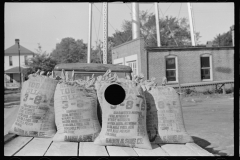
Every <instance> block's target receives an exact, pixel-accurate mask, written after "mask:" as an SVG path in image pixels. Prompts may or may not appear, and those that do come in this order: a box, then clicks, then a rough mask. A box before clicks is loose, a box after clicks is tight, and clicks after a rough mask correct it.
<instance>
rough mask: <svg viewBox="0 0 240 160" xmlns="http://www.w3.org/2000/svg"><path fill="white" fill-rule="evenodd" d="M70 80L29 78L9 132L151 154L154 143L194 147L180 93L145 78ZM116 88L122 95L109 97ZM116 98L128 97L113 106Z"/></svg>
mask: <svg viewBox="0 0 240 160" xmlns="http://www.w3.org/2000/svg"><path fill="white" fill-rule="evenodd" d="M72 73H73V74H74V71H73V72H72ZM69 77H70V76H68V74H67V72H66V73H64V71H62V76H61V77H57V78H53V76H51V77H49V76H43V75H41V74H38V73H35V74H32V75H30V76H29V80H28V81H26V82H24V85H23V87H22V91H21V103H20V109H19V112H18V118H17V120H16V122H15V123H14V124H13V126H12V129H11V131H10V132H11V133H15V134H18V135H22V136H34V137H53V141H72V142H94V144H96V145H104V146H107V145H115V146H127V147H136V148H144V149H152V146H151V143H154V144H161V143H188V142H193V139H192V138H191V136H189V135H188V134H187V132H186V130H185V126H184V121H183V114H182V108H181V103H180V99H179V95H178V93H177V92H176V91H175V90H174V89H173V88H172V87H168V86H158V85H157V84H156V83H155V78H152V79H151V80H143V79H144V76H143V74H141V75H138V76H136V75H132V79H131V78H130V77H129V76H127V77H126V78H118V76H117V74H116V73H115V74H112V73H111V71H110V70H108V71H107V72H106V73H105V74H104V75H102V76H98V77H96V78H94V75H93V76H92V77H91V78H88V79H86V80H83V79H78V80H73V78H69ZM71 77H73V75H72V76H71ZM114 87H117V88H120V89H122V90H123V92H121V93H120V92H119V93H118V92H117V90H116V92H115V93H112V94H111V95H109V94H107V92H106V91H107V90H108V89H109V88H114ZM120 94H123V95H120ZM118 96H120V97H124V98H123V99H122V101H121V102H120V103H119V104H112V103H111V102H110V101H109V99H114V98H116V99H117V98H118Z"/></svg>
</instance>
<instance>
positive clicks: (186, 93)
mask: <svg viewBox="0 0 240 160" xmlns="http://www.w3.org/2000/svg"><path fill="white" fill-rule="evenodd" d="M183 93H185V95H195V94H196V93H197V91H196V90H195V88H194V89H191V88H186V89H183Z"/></svg>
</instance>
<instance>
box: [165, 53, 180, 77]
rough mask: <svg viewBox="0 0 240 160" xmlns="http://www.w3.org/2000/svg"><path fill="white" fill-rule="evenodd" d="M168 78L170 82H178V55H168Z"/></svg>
mask: <svg viewBox="0 0 240 160" xmlns="http://www.w3.org/2000/svg"><path fill="white" fill-rule="evenodd" d="M166 78H167V81H168V82H178V67H177V57H175V56H168V57H166Z"/></svg>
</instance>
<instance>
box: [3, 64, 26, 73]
mask: <svg viewBox="0 0 240 160" xmlns="http://www.w3.org/2000/svg"><path fill="white" fill-rule="evenodd" d="M27 68H28V67H20V69H21V72H23V71H25V70H26V69H27ZM4 72H5V73H19V67H18V66H17V67H13V68H10V69H8V70H6V71H4Z"/></svg>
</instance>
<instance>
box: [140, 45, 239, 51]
mask: <svg viewBox="0 0 240 160" xmlns="http://www.w3.org/2000/svg"><path fill="white" fill-rule="evenodd" d="M224 49H234V47H233V46H222V47H168V48H167V47H165V48H163V47H145V50H146V51H151V52H159V51H181V50H185V51H186V50H188V51H190V50H224Z"/></svg>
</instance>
